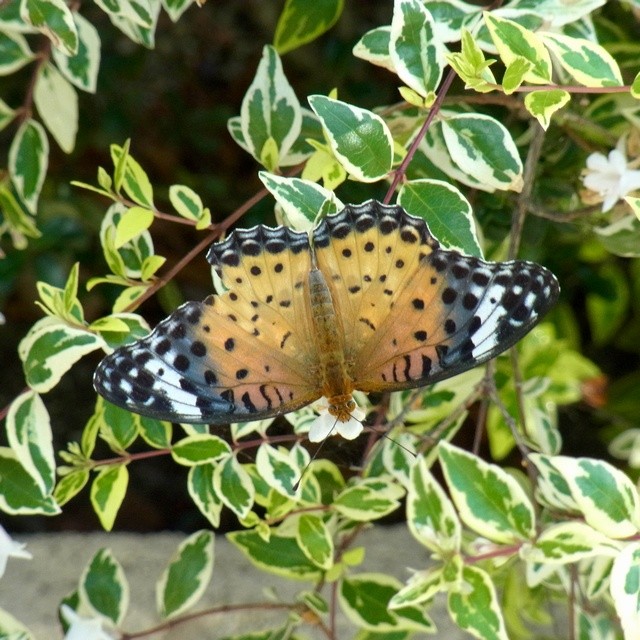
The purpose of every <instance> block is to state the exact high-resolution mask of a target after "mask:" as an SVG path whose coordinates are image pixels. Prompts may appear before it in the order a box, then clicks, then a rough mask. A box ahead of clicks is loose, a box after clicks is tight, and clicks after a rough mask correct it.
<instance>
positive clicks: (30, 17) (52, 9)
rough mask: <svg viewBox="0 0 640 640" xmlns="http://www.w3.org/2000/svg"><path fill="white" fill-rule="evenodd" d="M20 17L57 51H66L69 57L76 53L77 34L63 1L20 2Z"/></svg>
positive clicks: (68, 10) (29, 0) (36, 0)
mask: <svg viewBox="0 0 640 640" xmlns="http://www.w3.org/2000/svg"><path fill="white" fill-rule="evenodd" d="M20 15H21V17H22V19H23V20H24V21H25V22H27V23H29V24H32V25H33V26H34V27H35V28H36V29H37V30H38V31H39V32H40V33H42V34H44V35H45V36H47V38H49V40H51V42H52V43H53V46H54V47H56V48H57V49H61V50H62V51H66V53H67V54H68V55H70V56H72V55H75V53H76V52H77V51H78V32H77V30H76V25H75V23H74V21H73V14H72V12H71V10H70V9H69V7H68V6H67V5H66V4H65V3H64V2H63V0H21V1H20Z"/></svg>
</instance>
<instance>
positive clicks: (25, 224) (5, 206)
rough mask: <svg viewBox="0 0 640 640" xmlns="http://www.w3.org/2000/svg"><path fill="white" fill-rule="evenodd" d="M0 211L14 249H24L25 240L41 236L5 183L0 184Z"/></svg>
mask: <svg viewBox="0 0 640 640" xmlns="http://www.w3.org/2000/svg"><path fill="white" fill-rule="evenodd" d="M0 209H1V210H2V214H3V216H4V224H5V225H6V229H7V231H9V232H10V233H11V240H12V242H13V246H14V247H15V248H16V249H25V248H26V246H27V244H28V242H27V238H39V237H40V236H41V235H42V234H41V233H40V231H39V230H38V228H37V227H36V225H35V223H34V222H33V220H32V218H31V217H30V216H29V215H27V213H26V211H25V210H24V209H23V208H22V207H21V206H20V204H19V203H18V201H17V200H16V198H15V196H14V195H13V193H12V192H11V189H10V187H9V185H7V184H6V183H5V184H2V183H0Z"/></svg>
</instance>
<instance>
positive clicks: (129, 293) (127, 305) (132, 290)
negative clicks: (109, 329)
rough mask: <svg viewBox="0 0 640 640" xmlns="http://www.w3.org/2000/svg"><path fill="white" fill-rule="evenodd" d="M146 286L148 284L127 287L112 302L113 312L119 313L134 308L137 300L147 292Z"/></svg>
mask: <svg viewBox="0 0 640 640" xmlns="http://www.w3.org/2000/svg"><path fill="white" fill-rule="evenodd" d="M148 288H149V286H148V285H139V286H133V287H127V288H126V289H125V290H124V291H123V292H122V293H121V294H120V295H119V296H118V297H117V298H116V301H115V302H114V303H113V311H114V313H121V312H125V311H127V310H128V309H131V308H134V306H135V303H136V302H137V300H138V299H139V298H140V297H142V296H143V295H144V294H145V293H146V292H147V289H148Z"/></svg>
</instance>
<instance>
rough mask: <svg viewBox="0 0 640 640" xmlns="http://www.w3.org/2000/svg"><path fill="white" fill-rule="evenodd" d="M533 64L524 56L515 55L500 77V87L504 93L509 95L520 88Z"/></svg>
mask: <svg viewBox="0 0 640 640" xmlns="http://www.w3.org/2000/svg"><path fill="white" fill-rule="evenodd" d="M532 68H533V65H532V64H531V62H529V60H527V59H526V58H521V57H520V56H516V57H515V58H514V59H513V61H512V62H511V64H510V65H509V66H508V67H507V69H506V71H505V73H504V76H503V77H502V88H503V89H504V92H505V94H506V95H511V94H512V93H513V92H514V91H516V90H517V89H519V88H520V85H521V84H522V83H523V82H524V79H525V77H526V75H527V74H528V73H529V71H531V69H532Z"/></svg>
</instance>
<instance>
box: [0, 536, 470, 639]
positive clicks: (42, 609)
mask: <svg viewBox="0 0 640 640" xmlns="http://www.w3.org/2000/svg"><path fill="white" fill-rule="evenodd" d="M12 537H14V539H16V540H17V541H19V542H26V543H27V549H28V550H29V551H30V552H31V553H32V554H33V559H32V560H22V559H15V558H10V559H9V562H8V566H7V570H6V572H5V574H4V576H3V577H2V579H0V607H1V608H3V609H5V610H7V611H9V613H11V614H12V615H14V616H15V617H16V618H17V619H18V620H20V622H22V623H23V624H25V625H26V626H27V627H28V628H29V629H30V630H31V632H32V633H33V634H34V636H35V637H36V638H38V639H39V640H56V639H59V638H62V632H61V629H60V626H59V624H58V620H57V614H58V604H59V602H60V600H61V599H62V598H63V597H64V596H65V595H67V594H68V593H69V592H70V591H72V590H73V589H74V588H75V587H76V585H77V582H78V578H79V577H80V574H81V572H82V570H83V568H84V567H85V566H86V564H87V563H88V562H89V560H90V558H91V557H93V555H94V554H95V553H96V551H97V550H98V549H101V548H103V547H108V548H109V549H111V551H112V552H113V554H114V555H115V557H116V558H117V559H118V561H119V562H120V563H121V564H122V566H123V568H124V571H125V574H126V576H127V579H128V581H129V586H130V590H131V604H130V607H129V612H128V613H127V616H126V618H125V621H124V624H123V627H124V629H125V630H126V631H128V632H134V631H141V630H143V629H148V628H150V627H152V626H154V625H155V624H157V623H158V618H157V616H156V615H155V610H156V606H155V583H156V581H157V579H158V578H159V576H160V574H161V572H162V571H163V569H164V567H165V566H166V564H167V562H168V560H169V558H170V557H171V555H172V554H173V552H174V551H175V549H176V547H177V545H178V544H179V543H180V542H181V541H182V540H183V539H184V538H185V535H183V534H176V533H161V534H153V535H139V534H123V533H114V534H105V533H92V534H79V533H49V534H37V535H15V536H12ZM359 542H360V544H361V546H364V547H365V549H366V556H365V562H364V563H363V565H362V566H361V567H358V568H357V569H356V571H357V572H358V573H361V572H369V571H380V572H383V573H386V574H390V575H393V576H395V577H397V578H398V579H400V580H401V581H402V582H404V581H405V580H406V579H407V578H408V577H409V575H410V572H409V571H408V570H407V569H408V567H411V568H414V569H422V568H424V567H426V566H427V565H428V562H429V552H428V550H427V549H425V548H424V547H422V546H420V545H419V544H418V543H417V542H416V541H415V540H414V539H413V538H412V537H411V536H410V534H409V533H408V531H407V529H406V527H404V526H393V527H375V528H373V529H371V530H369V531H366V532H365V533H364V534H363V535H362V537H361V539H360V540H359ZM304 588H305V583H304V582H297V583H292V582H290V581H287V580H283V579H281V578H278V577H277V576H273V575H270V574H267V573H264V572H261V571H258V570H257V569H255V568H254V567H253V566H252V565H251V564H250V563H249V562H248V561H247V560H246V559H245V558H244V557H243V556H242V555H241V554H240V552H239V551H237V550H236V548H235V547H233V546H232V545H231V544H230V543H228V542H227V540H226V539H225V538H224V537H222V536H219V537H217V538H216V549H215V564H214V570H213V578H212V580H211V584H210V586H209V589H208V590H207V592H206V594H205V596H204V597H203V599H202V600H201V601H200V602H199V603H198V605H197V607H196V609H197V610H200V609H203V608H205V607H211V606H220V605H223V604H234V605H238V604H242V603H249V602H264V601H266V600H267V598H266V597H265V590H267V589H273V590H274V592H275V593H276V594H277V597H278V598H279V599H281V600H283V601H290V600H291V598H292V597H293V596H294V595H295V593H296V592H298V591H300V590H302V589H304ZM325 593H326V591H325ZM431 615H432V617H433V618H434V620H435V621H436V624H437V625H438V633H437V634H436V636H431V637H436V638H447V640H461V639H463V638H469V637H470V636H468V635H467V634H463V633H462V632H461V631H460V630H459V629H457V628H456V627H454V626H453V625H452V623H451V622H450V621H449V619H448V615H447V613H446V610H445V599H444V597H439V598H438V599H437V601H436V606H435V608H434V609H433V610H432V612H431ZM285 619H286V617H285V615H283V614H282V613H278V612H269V611H266V610H254V611H250V612H247V611H244V612H241V613H233V614H231V613H225V614H220V615H215V616H210V617H207V618H204V619H199V620H197V621H194V622H192V623H189V624H188V625H180V627H179V628H176V629H173V630H168V631H165V632H163V633H162V634H156V635H154V636H146V637H148V638H150V639H152V640H159V639H160V638H162V639H163V640H178V639H180V640H196V639H198V640H209V639H211V640H213V639H219V638H224V637H226V636H228V635H234V634H239V633H240V632H242V631H245V632H246V631H249V630H252V631H258V630H260V629H265V628H267V627H269V626H273V625H276V624H278V623H280V624H282V623H283V622H284V621H285ZM339 631H340V633H339V637H340V638H351V637H353V635H354V627H353V626H352V625H350V624H349V623H348V622H347V621H346V620H340V626H339ZM304 633H305V635H307V636H308V637H310V638H321V637H322V638H324V637H325V636H323V635H321V633H320V632H319V630H314V629H312V628H311V627H306V628H305V629H304Z"/></svg>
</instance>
